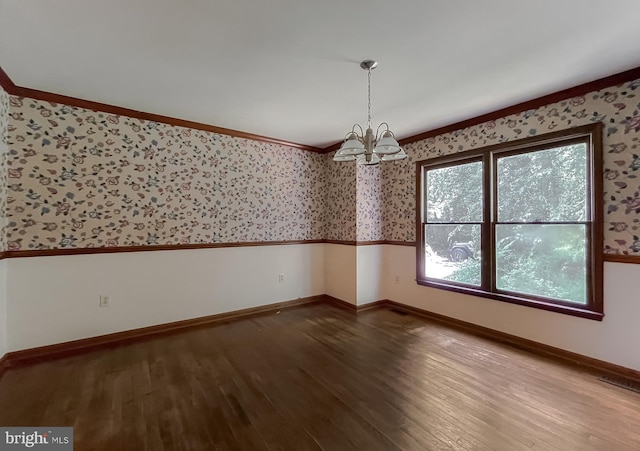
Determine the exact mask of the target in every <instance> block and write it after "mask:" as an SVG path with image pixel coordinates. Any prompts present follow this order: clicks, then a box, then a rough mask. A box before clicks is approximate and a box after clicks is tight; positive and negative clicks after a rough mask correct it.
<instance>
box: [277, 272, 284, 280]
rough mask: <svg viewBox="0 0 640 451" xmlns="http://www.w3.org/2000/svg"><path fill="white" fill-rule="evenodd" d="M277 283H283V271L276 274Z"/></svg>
mask: <svg viewBox="0 0 640 451" xmlns="http://www.w3.org/2000/svg"><path fill="white" fill-rule="evenodd" d="M278 283H284V273H283V272H281V273H280V274H278Z"/></svg>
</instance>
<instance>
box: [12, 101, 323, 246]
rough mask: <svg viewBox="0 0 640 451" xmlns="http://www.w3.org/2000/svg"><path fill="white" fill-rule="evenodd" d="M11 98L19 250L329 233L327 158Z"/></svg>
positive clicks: (15, 235)
mask: <svg viewBox="0 0 640 451" xmlns="http://www.w3.org/2000/svg"><path fill="white" fill-rule="evenodd" d="M10 100H11V111H10V120H9V133H8V138H7V139H8V146H9V150H10V155H9V158H8V160H7V165H8V177H9V191H8V197H9V198H10V199H11V202H10V203H9V204H8V209H7V215H8V224H7V229H6V239H7V243H8V247H9V249H10V250H14V251H15V250H35V249H52V248H82V247H103V246H107V247H122V246H140V245H156V244H190V243H219V242H223V243H228V242H247V241H287V240H318V239H322V238H324V235H325V226H326V224H325V216H324V215H325V210H326V208H325V202H326V197H325V185H326V179H325V175H326V170H325V156H324V155H321V154H317V153H313V152H307V151H304V150H301V149H296V148H293V147H288V146H284V145H276V144H271V143H265V142H258V141H252V140H248V139H241V138H235V137H231V136H226V135H221V134H217V133H211V132H208V131H203V130H196V129H190V128H185V127H177V126H173V125H169V124H163V123H158V122H153V121H146V120H141V119H135V118H130V117H126V116H121V115H113V114H108V113H101V112H95V111H91V110H86V109H83V108H77V107H71V106H68V105H62V104H51V103H48V102H43V101H40V100H35V99H29V98H24V97H16V96H11V99H10Z"/></svg>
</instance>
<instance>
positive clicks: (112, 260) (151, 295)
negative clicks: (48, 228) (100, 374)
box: [0, 244, 326, 351]
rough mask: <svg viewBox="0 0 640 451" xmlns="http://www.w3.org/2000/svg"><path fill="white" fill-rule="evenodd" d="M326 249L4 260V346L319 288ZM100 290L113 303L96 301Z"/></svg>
mask: <svg viewBox="0 0 640 451" xmlns="http://www.w3.org/2000/svg"><path fill="white" fill-rule="evenodd" d="M324 251H325V249H324V244H303V245H281V246H257V247H239V248H219V249H198V250H180V251H175V250H174V251H153V252H133V253H120V254H94V255H73V256H56V257H29V258H12V259H8V260H3V261H1V262H0V264H3V265H6V270H7V278H8V281H9V282H10V283H9V285H8V290H7V316H8V317H9V318H11V320H10V322H9V324H8V328H7V343H6V349H7V351H17V350H20V349H26V348H32V347H36V346H42V345H48V344H53V343H60V342H64V341H69V340H75V339H81V338H87V337H93V336H97V335H102V334H108V333H113V332H120V331H125V330H130V329H135V328H139V327H145V326H151V325H156V324H162V323H167V322H172V321H178V320H184V319H189V318H196V317H200V316H206V315H212V314H217V313H223V312H229V311H233V310H239V309H244V308H250V307H256V306H261V305H265V304H271V303H275V302H280V301H288V300H293V299H297V298H302V297H307V296H314V295H320V294H324V293H325V292H326V289H325V280H324ZM0 271H2V266H0ZM280 273H283V274H284V283H279V282H278V275H279V274H280ZM0 277H2V272H0ZM0 280H2V279H0ZM100 294H106V295H108V296H109V297H110V303H111V305H110V307H108V308H99V307H98V303H99V295H100ZM0 299H1V298H0ZM0 306H1V304H0ZM1 311H2V309H1V307H0V312H1ZM0 314H1V313H0Z"/></svg>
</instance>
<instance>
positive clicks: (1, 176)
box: [0, 88, 9, 252]
mask: <svg viewBox="0 0 640 451" xmlns="http://www.w3.org/2000/svg"><path fill="white" fill-rule="evenodd" d="M8 122H9V94H7V93H6V92H5V91H4V90H3V89H2V88H0V252H3V251H4V250H5V249H6V238H5V235H6V232H5V226H6V209H7V163H6V161H7V160H6V159H7V152H8V147H7V127H8Z"/></svg>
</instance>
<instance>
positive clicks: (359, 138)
mask: <svg viewBox="0 0 640 451" xmlns="http://www.w3.org/2000/svg"><path fill="white" fill-rule="evenodd" d="M360 67H361V68H363V69H364V70H366V71H367V72H368V78H369V84H368V100H369V103H368V104H367V131H366V132H363V130H362V127H360V125H358V124H355V125H354V126H353V127H352V128H351V131H350V132H349V133H347V135H346V136H345V139H344V142H343V143H342V145H341V146H340V149H339V150H338V151H337V152H336V154H335V155H334V157H333V161H355V162H356V164H365V165H375V164H378V163H380V162H382V161H396V160H404V159H405V158H407V154H406V153H405V152H404V150H402V148H401V147H400V144H398V141H396V138H395V136H394V135H393V132H392V131H391V130H389V124H387V123H386V122H383V123H381V124H380V125H379V126H378V128H377V130H376V134H375V135H374V134H373V130H372V129H371V71H372V70H373V69H375V68H376V67H378V62H377V61H373V60H365V61H363V62H361V63H360ZM383 127H384V129H383V130H382V134H380V129H381V128H383ZM356 128H359V129H360V134H358V133H357V132H356Z"/></svg>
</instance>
